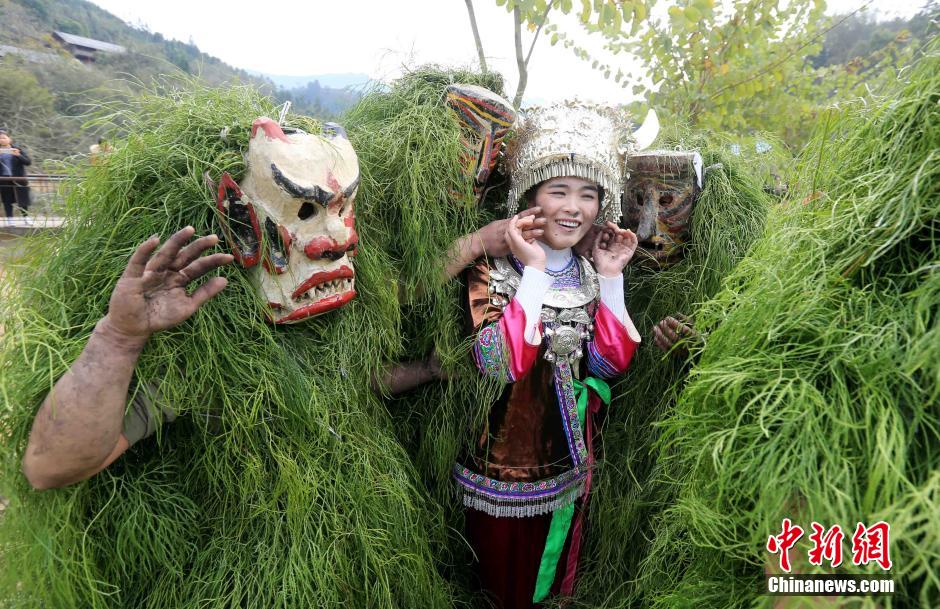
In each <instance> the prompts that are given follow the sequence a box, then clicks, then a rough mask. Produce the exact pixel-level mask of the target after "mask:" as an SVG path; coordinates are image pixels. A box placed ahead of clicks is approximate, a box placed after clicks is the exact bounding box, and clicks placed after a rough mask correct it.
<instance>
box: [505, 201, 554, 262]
mask: <svg viewBox="0 0 940 609" xmlns="http://www.w3.org/2000/svg"><path fill="white" fill-rule="evenodd" d="M534 225H535V217H533V216H527V217H525V218H520V217H519V216H518V215H515V216H513V217H512V219H511V220H509V226H508V227H507V228H506V245H508V246H509V251H511V252H512V255H513V256H515V257H516V259H517V260H518V261H519V262H521V263H522V264H524V265H525V266H531V267H532V268H534V269H537V270H539V271H544V270H545V250H543V249H542V247H541V246H540V245H538V244H537V243H536V242H535V238H534V237H531V236H530V237H529V238H526V237H527V234H526V233H527V232H528V231H529V230H530V229H531V228H532V227H533V226H534Z"/></svg>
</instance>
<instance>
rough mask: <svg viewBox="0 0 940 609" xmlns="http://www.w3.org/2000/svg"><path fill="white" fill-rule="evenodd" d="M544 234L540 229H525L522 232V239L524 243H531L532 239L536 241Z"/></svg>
mask: <svg viewBox="0 0 940 609" xmlns="http://www.w3.org/2000/svg"><path fill="white" fill-rule="evenodd" d="M544 234H545V231H544V230H542V229H540V228H527V229H525V230H524V231H522V238H523V239H525V240H526V241H532V240H533V239H538V238H539V237H541V236H542V235H544Z"/></svg>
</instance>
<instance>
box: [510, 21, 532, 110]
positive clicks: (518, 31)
mask: <svg viewBox="0 0 940 609" xmlns="http://www.w3.org/2000/svg"><path fill="white" fill-rule="evenodd" d="M512 19H513V21H514V25H515V38H516V66H517V67H518V68H519V84H518V85H517V86H516V96H515V97H514V98H513V100H512V105H513V106H514V107H515V108H516V110H518V109H519V104H521V103H522V94H523V93H524V92H525V87H526V83H527V82H528V80H529V71H528V69H527V63H526V60H525V58H524V57H523V56H522V15H520V13H519V6H518V5H516V6H514V7H513V9H512Z"/></svg>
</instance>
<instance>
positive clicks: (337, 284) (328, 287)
mask: <svg viewBox="0 0 940 609" xmlns="http://www.w3.org/2000/svg"><path fill="white" fill-rule="evenodd" d="M352 288H353V280H352V279H351V278H349V279H334V280H333V281H327V282H326V283H321V284H319V285H316V286H314V287H312V288H311V289H309V290H307V292H306V293H304V294H303V296H301V297H300V298H301V299H302V300H307V299H312V300H314V301H317V300H320V299H321V298H326V297H327V296H332V295H334V294H343V293H344V292H348V291H349V290H351V289H352Z"/></svg>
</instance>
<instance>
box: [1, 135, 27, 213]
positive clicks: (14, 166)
mask: <svg viewBox="0 0 940 609" xmlns="http://www.w3.org/2000/svg"><path fill="white" fill-rule="evenodd" d="M32 163H33V160H32V159H31V158H29V154H27V152H26V149H25V148H23V147H22V146H21V145H19V144H14V142H13V138H12V137H10V133H9V132H8V131H7V130H6V129H0V198H2V199H3V210H4V212H6V217H7V218H12V217H13V208H14V207H17V208H19V210H20V214H22V215H23V216H24V217H25V216H26V211H27V210H28V209H29V180H27V178H26V167H27V165H32Z"/></svg>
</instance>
